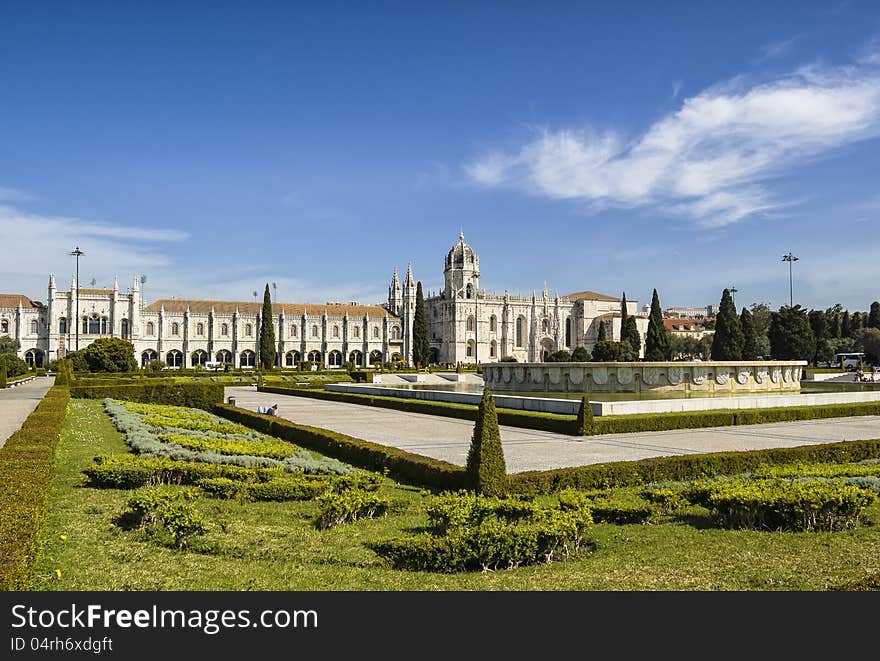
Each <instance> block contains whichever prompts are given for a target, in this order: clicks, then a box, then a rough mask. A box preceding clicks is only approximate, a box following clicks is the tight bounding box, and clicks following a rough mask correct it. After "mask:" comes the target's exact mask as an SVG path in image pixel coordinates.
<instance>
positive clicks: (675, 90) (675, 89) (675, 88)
mask: <svg viewBox="0 0 880 661" xmlns="http://www.w3.org/2000/svg"><path fill="white" fill-rule="evenodd" d="M681 86H682V83H681V81H680V80H676V81H675V82H674V83H672V94H671V95H670V97H669V98H671V99H673V100H675V99H677V98H678V95H679V94H681Z"/></svg>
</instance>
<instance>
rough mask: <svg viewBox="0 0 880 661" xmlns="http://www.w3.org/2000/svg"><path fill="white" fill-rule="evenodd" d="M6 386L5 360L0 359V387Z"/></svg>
mask: <svg viewBox="0 0 880 661" xmlns="http://www.w3.org/2000/svg"><path fill="white" fill-rule="evenodd" d="M5 387H6V361H5V360H0V389H3V388H5Z"/></svg>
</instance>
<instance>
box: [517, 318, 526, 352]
mask: <svg viewBox="0 0 880 661" xmlns="http://www.w3.org/2000/svg"><path fill="white" fill-rule="evenodd" d="M525 334H526V320H525V318H524V317H517V318H516V346H518V347H522V346H525V344H524V338H525Z"/></svg>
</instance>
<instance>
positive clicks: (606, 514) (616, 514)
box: [590, 499, 654, 525]
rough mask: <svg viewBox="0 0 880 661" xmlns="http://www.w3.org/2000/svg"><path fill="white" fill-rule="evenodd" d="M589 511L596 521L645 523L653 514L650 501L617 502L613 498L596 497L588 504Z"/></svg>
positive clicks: (620, 523) (621, 523)
mask: <svg viewBox="0 0 880 661" xmlns="http://www.w3.org/2000/svg"><path fill="white" fill-rule="evenodd" d="M590 513H591V514H592V515H593V521H595V522H596V523H616V524H619V525H623V524H627V523H645V522H646V521H648V520H649V519H650V518H651V517H652V516H653V515H654V507H653V506H652V505H651V504H650V503H644V502H643V503H630V502H618V501H615V500H613V499H596V500H594V501H593V503H592V504H591V505H590Z"/></svg>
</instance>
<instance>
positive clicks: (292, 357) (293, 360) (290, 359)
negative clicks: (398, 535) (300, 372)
mask: <svg viewBox="0 0 880 661" xmlns="http://www.w3.org/2000/svg"><path fill="white" fill-rule="evenodd" d="M298 364H299V351H288V352H287V353H286V354H285V355H284V365H285V366H286V367H296V366H297V365H298Z"/></svg>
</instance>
